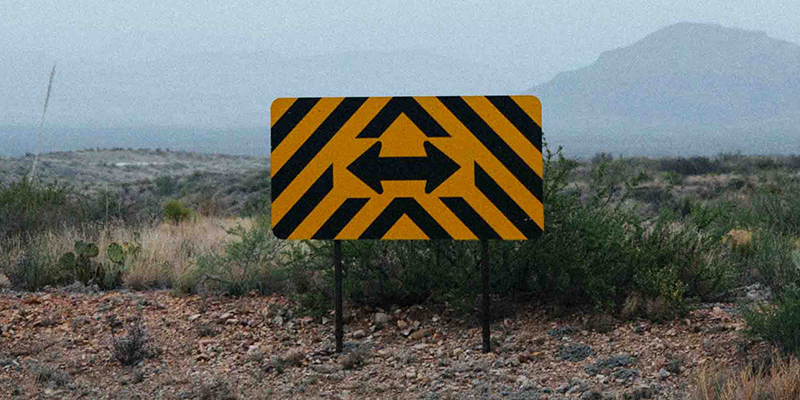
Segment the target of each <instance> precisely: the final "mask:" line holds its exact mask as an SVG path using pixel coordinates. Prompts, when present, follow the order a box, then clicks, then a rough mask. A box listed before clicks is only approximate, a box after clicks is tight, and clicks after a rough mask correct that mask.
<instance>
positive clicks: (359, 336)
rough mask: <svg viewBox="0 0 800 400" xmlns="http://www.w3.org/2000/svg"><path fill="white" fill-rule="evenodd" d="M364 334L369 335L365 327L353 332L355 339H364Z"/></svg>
mask: <svg viewBox="0 0 800 400" xmlns="http://www.w3.org/2000/svg"><path fill="white" fill-rule="evenodd" d="M364 336H367V333H366V332H364V330H363V329H359V330H357V331H355V332H353V339H362V338H364Z"/></svg>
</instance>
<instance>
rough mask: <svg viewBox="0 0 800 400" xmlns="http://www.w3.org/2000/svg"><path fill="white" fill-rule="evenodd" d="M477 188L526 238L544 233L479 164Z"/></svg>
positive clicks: (476, 172) (476, 173) (476, 170)
mask: <svg viewBox="0 0 800 400" xmlns="http://www.w3.org/2000/svg"><path fill="white" fill-rule="evenodd" d="M475 186H477V187H478V190H480V191H481V193H483V195H484V196H486V198H488V199H489V201H491V202H492V204H494V206H495V207H497V209H498V210H500V212H501V213H503V215H505V216H506V218H508V220H509V221H511V223H512V224H514V226H516V227H517V229H519V231H520V232H522V234H523V235H525V237H526V238H528V239H530V238H533V237H535V236H537V235H539V234H541V233H542V228H541V227H540V226H539V225H538V224H537V223H536V222H535V221H534V220H533V218H532V217H531V216H530V215H528V214H527V213H526V212H525V210H523V209H522V208H521V207H520V206H519V204H517V203H516V202H515V201H514V199H512V198H511V196H509V195H508V194H507V193H506V192H505V190H503V188H501V187H500V185H498V184H497V182H495V181H494V179H492V177H491V176H489V174H488V173H486V171H484V169H483V168H481V167H480V165H478V163H475Z"/></svg>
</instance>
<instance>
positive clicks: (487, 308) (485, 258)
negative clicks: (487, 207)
mask: <svg viewBox="0 0 800 400" xmlns="http://www.w3.org/2000/svg"><path fill="white" fill-rule="evenodd" d="M481 278H483V352H484V353H488V352H490V351H492V347H491V346H492V345H491V341H490V338H491V328H490V325H491V324H490V323H491V320H492V316H491V305H490V304H489V301H490V298H489V241H488V240H481Z"/></svg>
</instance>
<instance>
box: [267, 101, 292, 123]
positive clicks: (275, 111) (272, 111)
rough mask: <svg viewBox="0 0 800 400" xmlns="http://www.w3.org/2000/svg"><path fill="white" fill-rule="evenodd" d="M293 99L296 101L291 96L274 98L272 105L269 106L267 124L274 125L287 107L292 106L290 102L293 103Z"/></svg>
mask: <svg viewBox="0 0 800 400" xmlns="http://www.w3.org/2000/svg"><path fill="white" fill-rule="evenodd" d="M295 101H297V99H291V98H280V99H275V101H273V102H272V106H270V108H269V116H270V120H271V122H270V124H269V126H274V125H275V123H276V122H278V120H279V119H281V117H282V116H283V114H285V113H286V111H287V110H288V109H289V107H291V106H292V104H294V102H295Z"/></svg>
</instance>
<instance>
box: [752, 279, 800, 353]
mask: <svg viewBox="0 0 800 400" xmlns="http://www.w3.org/2000/svg"><path fill="white" fill-rule="evenodd" d="M742 315H743V317H744V319H745V320H746V321H747V324H748V325H749V327H750V328H749V330H748V333H749V334H751V335H752V336H755V337H759V338H761V339H764V340H768V341H769V342H771V343H772V344H774V345H775V346H777V347H778V348H780V349H781V350H782V351H786V352H789V353H793V354H794V355H800V288H798V287H797V286H796V285H790V286H788V287H786V289H785V290H784V291H783V292H782V293H781V294H780V295H779V296H778V297H777V298H776V299H775V302H774V304H772V305H764V304H761V305H758V306H751V307H747V308H744V309H743V311H742Z"/></svg>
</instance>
